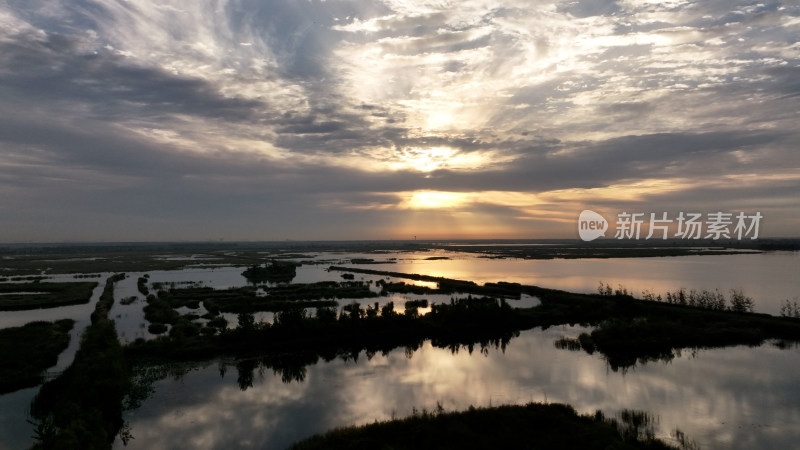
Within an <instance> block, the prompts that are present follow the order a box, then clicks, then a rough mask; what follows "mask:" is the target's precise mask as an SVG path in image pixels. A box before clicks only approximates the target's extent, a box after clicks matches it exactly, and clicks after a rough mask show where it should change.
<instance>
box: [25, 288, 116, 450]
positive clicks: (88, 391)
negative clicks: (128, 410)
mask: <svg viewBox="0 0 800 450" xmlns="http://www.w3.org/2000/svg"><path fill="white" fill-rule="evenodd" d="M124 277H125V275H124V274H119V275H115V276H112V277H110V278H109V279H108V280H107V281H106V286H105V290H104V291H103V294H102V296H101V297H100V300H99V301H98V303H97V306H96V307H95V311H94V312H93V313H92V316H91V319H92V322H91V325H89V326H88V327H87V328H86V331H85V332H84V333H83V336H82V338H81V346H80V348H79V349H78V351H77V353H76V354H75V360H74V361H73V363H72V365H70V366H69V367H68V368H67V369H66V370H65V371H64V372H63V373H62V374H61V375H60V376H59V377H58V378H56V379H54V380H52V381H50V382H47V383H45V384H44V385H43V386H42V388H41V391H40V392H39V394H38V395H37V396H36V398H35V399H34V401H33V404H32V405H31V414H32V416H33V417H34V418H35V419H36V420H37V421H38V422H37V423H36V430H35V433H36V436H35V437H36V439H37V442H36V445H35V446H34V448H36V449H50V448H58V449H106V448H110V447H111V443H112V442H113V441H114V438H115V437H116V435H117V433H118V432H119V430H120V428H121V427H122V423H123V422H122V400H123V397H124V396H125V394H126V393H127V392H128V389H129V370H128V366H127V363H126V361H125V358H124V356H123V351H122V346H121V345H120V343H119V340H117V331H116V329H115V327H114V322H113V321H111V320H109V319H108V311H109V310H110V309H111V306H112V305H113V303H114V295H113V292H114V283H115V282H116V281H119V280H121V279H123V278H124Z"/></svg>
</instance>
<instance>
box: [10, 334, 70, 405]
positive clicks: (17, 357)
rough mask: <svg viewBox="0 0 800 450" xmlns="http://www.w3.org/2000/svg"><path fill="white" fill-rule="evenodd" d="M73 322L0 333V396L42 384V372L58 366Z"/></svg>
mask: <svg viewBox="0 0 800 450" xmlns="http://www.w3.org/2000/svg"><path fill="white" fill-rule="evenodd" d="M74 324H75V321H74V320H72V319H62V320H58V321H56V322H43V321H37V322H30V323H27V324H25V325H23V326H21V327H12V328H4V329H1V330H0V361H2V362H3V363H2V365H0V394H5V393H8V392H13V391H16V390H19V389H23V388H26V387H31V386H36V385H38V384H40V383H41V382H42V379H43V378H42V371H43V370H45V369H47V368H48V367H51V366H53V365H55V363H56V362H58V355H59V354H60V353H61V352H62V351H63V350H64V349H65V348H67V346H68V345H69V332H70V330H72V327H73V325H74Z"/></svg>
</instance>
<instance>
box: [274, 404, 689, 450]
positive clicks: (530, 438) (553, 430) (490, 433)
mask: <svg viewBox="0 0 800 450" xmlns="http://www.w3.org/2000/svg"><path fill="white" fill-rule="evenodd" d="M290 448H291V449H293V450H314V449H354V450H355V449H365V450H366V449H397V450H399V449H414V450H418V449H459V450H460V449H506V448H508V449H511V448H513V449H548V450H549V449H576V450H578V449H579V450H609V449H618V450H622V449H654V450H655V449H674V448H675V447H672V446H669V445H667V444H666V443H664V442H663V441H660V440H657V439H655V438H653V437H652V436H641V435H639V434H638V433H635V432H634V433H631V432H629V431H628V428H627V426H626V424H622V423H620V422H618V421H616V420H609V419H606V418H605V417H603V415H602V414H600V413H597V414H595V415H591V416H587V415H579V414H578V413H576V412H575V410H574V409H573V408H572V407H571V406H568V405H562V404H540V403H529V404H527V405H524V406H516V405H514V406H499V407H494V408H469V409H468V410H466V411H463V412H443V411H438V412H432V413H431V412H426V411H423V412H422V413H416V414H414V415H412V416H411V417H407V418H404V419H398V420H392V421H387V422H376V423H373V424H369V425H363V426H355V427H347V428H339V429H336V430H333V431H329V432H327V433H325V434H322V435H317V436H313V437H311V438H309V439H306V440H304V441H301V442H299V443H297V444H295V445H294V446H292V447H290Z"/></svg>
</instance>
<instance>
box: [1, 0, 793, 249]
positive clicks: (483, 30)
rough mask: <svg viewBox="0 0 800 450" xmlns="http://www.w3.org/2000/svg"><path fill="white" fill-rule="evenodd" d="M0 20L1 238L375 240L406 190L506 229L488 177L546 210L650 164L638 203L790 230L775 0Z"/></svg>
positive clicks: (59, 14)
mask: <svg viewBox="0 0 800 450" xmlns="http://www.w3.org/2000/svg"><path fill="white" fill-rule="evenodd" d="M0 24H1V25H2V27H1V29H2V31H0V93H2V96H3V99H4V101H3V104H2V105H0V113H2V119H0V150H2V151H0V186H2V187H3V191H2V193H0V199H2V201H3V205H4V209H6V210H9V211H11V210H14V211H15V218H14V219H13V220H14V227H15V228H14V229H13V230H11V233H10V234H8V237H7V239H9V240H52V239H55V238H56V236H61V237H59V239H61V238H63V239H90V240H91V239H92V238H93V236H101V235H102V236H105V237H104V238H107V239H128V237H127V236H126V235H125V233H128V232H132V230H140V231H138V232H137V233H138V234H137V236H139V237H137V239H148V240H151V239H160V238H164V239H168V238H174V237H175V236H192V237H193V238H201V237H203V236H204V235H205V234H211V235H214V236H216V235H222V236H225V235H227V236H229V237H230V238H247V239H262V238H263V239H268V238H281V237H282V236H284V235H287V234H293V233H305V235H293V236H292V237H294V238H298V239H302V238H303V237H312V235H313V236H314V237H320V238H337V237H338V238H346V237H355V236H365V235H369V236H371V237H380V236H381V235H386V236H389V235H391V234H392V228H391V226H392V225H391V223H392V222H393V221H395V220H397V218H398V217H401V216H402V214H403V212H404V211H405V212H408V209H404V206H403V205H406V206H408V205H409V204H410V203H409V201H408V199H409V198H413V195H414V194H413V193H415V192H431V193H434V194H432V195H434V196H436V195H439V194H435V193H443V195H445V196H447V195H450V194H449V193H455V194H453V195H456V196H457V197H458V199H469V201H463V202H462V201H455V200H454V201H453V202H451V203H450V205H445V204H444V203H442V202H440V203H441V204H442V206H441V207H437V208H432V207H429V208H423V209H425V211H418V212H416V213H415V214H418V215H420V217H422V216H426V217H429V218H430V217H433V215H435V214H440V215H449V214H456V215H454V216H453V217H452V221H451V222H450V223H457V222H458V221H459V220H466V219H463V216H457V215H458V214H461V215H463V214H466V213H470V212H471V213H474V214H476V215H477V216H480V217H482V218H483V219H481V220H479V221H478V220H477V219H475V220H476V223H477V222H480V223H481V224H482V226H485V227H486V234H485V236H483V235H481V236H479V235H477V234H476V236H475V237H490V236H491V235H492V233H493V232H492V231H491V230H493V229H494V230H497V231H498V232H500V231H502V233H504V235H510V234H513V233H515V232H514V231H513V230H517V231H516V233H517V234H516V236H518V237H523V236H526V233H528V231H527V230H531V222H535V213H534V205H531V206H530V207H525V206H524V205H520V204H518V200H515V201H514V202H511V203H509V200H508V199H509V198H515V199H524V201H528V199H530V201H531V202H534V200H536V201H538V202H540V203H539V204H538V205H539V206H538V208H539V209H538V213H539V214H541V215H542V217H543V219H542V220H543V221H547V220H549V219H548V217H559V218H561V219H563V218H565V217H568V216H569V215H570V214H572V212H573V211H572V209H574V208H576V207H579V206H580V205H578V203H580V202H579V200H577V197H576V195H577V194H576V193H581V192H582V193H583V194H585V195H587V196H588V197H587V199H586V200H585V201H586V202H589V201H592V199H594V200H595V201H598V202H602V203H603V204H604V205H608V206H609V207H614V205H616V206H621V205H630V202H632V201H633V200H632V198H634V197H635V196H632V195H631V193H635V192H639V191H637V190H636V189H635V188H634V187H633V186H638V185H640V184H641V183H651V182H652V184H651V185H652V186H658V187H661V188H662V189H664V191H663V192H662V193H661V194H658V193H657V192H656V191H655V190H652V192H649V193H648V194H647V195H645V196H642V197H636V198H638V199H639V200H636V201H641V202H643V203H639V205H640V206H646V203H644V202H647V201H655V202H664V204H665V205H669V206H670V207H678V205H677V203H678V202H679V200H681V199H682V201H685V202H686V203H687V204H692V205H695V204H698V199H703V201H704V202H706V205H707V207H708V208H713V207H716V205H718V204H719V203H720V201H719V199H721V198H722V197H723V196H725V195H727V198H726V200H725V202H728V201H729V202H730V205H729V206H730V207H731V208H734V207H735V204H736V201H737V200H738V201H740V202H741V203H742V204H747V205H756V204H757V203H758V202H759V201H761V202H762V203H763V204H765V205H772V206H770V207H771V208H773V210H774V211H773V214H775V215H776V216H780V217H782V218H784V219H782V220H784V221H783V222H781V221H777V222H772V223H773V224H774V227H775V228H773V229H772V232H773V233H774V234H776V235H787V234H792V233H795V231H793V230H794V228H793V225H792V224H793V222H791V220H790V219H789V218H790V217H792V214H793V213H794V211H796V210H797V208H798V207H800V205H798V204H797V201H793V200H792V198H793V197H792V195H791V194H792V192H795V193H796V191H793V190H795V189H796V176H797V169H798V167H800V159H798V156H796V155H797V152H796V148H795V143H796V142H798V135H797V134H798V132H797V129H796V123H797V114H798V113H797V104H796V102H797V95H798V92H800V86H799V85H798V83H797V81H796V80H797V79H798V76H797V75H798V74H797V67H798V65H799V64H800V43H798V40H797V36H798V33H797V31H798V28H800V8H798V7H797V6H796V5H792V4H786V3H780V2H768V3H764V4H751V3H747V2H741V3H734V4H731V3H730V2H727V1H710V2H692V1H688V0H686V1H683V0H681V1H678V0H676V1H671V2H656V3H653V2H647V1H634V0H626V1H618V2H588V1H585V2H584V1H580V2H548V1H543V2H536V3H535V4H531V3H530V2H521V1H509V2H502V4H501V3H499V2H493V1H488V0H486V1H484V0H469V1H464V2H459V3H458V4H457V5H456V4H454V3H450V2H444V1H411V0H402V1H400V0H386V1H378V0H374V1H356V0H352V1H336V2H333V1H327V2H321V1H316V0H314V1H310V2H294V1H274V2H266V3H265V2H255V1H251V0H230V1H224V2H214V3H210V2H182V1H179V0H174V1H170V2H166V3H160V4H158V5H156V4H152V3H150V2H143V1H134V0H131V1H128V2H124V3H120V2H114V1H105V0H98V1H97V2H93V3H88V4H83V3H75V2H62V1H48V2H39V1H33V2H17V1H10V2H6V3H5V4H4V5H3V6H2V7H0ZM776 176H777V177H779V179H780V180H781V181H780V182H778V181H776V180H775V179H774V178H771V177H776ZM737 177H745V178H747V179H748V180H749V181H748V184H747V185H746V187H742V186H741V185H738V186H737V183H736V182H735V180H736V179H737ZM710 178H717V179H721V180H726V181H725V182H723V183H721V184H713V183H711V184H710V183H708V182H707V180H708V179H710ZM776 183H778V185H776ZM615 186H616V187H617V188H613V189H612V187H615ZM667 186H671V187H672V188H669V189H668V188H667ZM678 187H679V188H678ZM673 188H675V189H673ZM771 189H774V190H773V191H771ZM601 191H602V192H604V194H603V195H598V196H595V197H592V195H593V193H598V192H601ZM770 192H773V193H772V194H771V193H770ZM409 196H411V197H409ZM559 196H561V197H559ZM794 197H795V198H798V196H796V195H795V196H794ZM545 198H546V199H547V201H546V202H544V201H543V200H542V199H545ZM715 198H716V199H717V201H715V200H714V199H715ZM403 199H406V200H405V203H404V200H403ZM478 199H479V200H480V201H478ZM537 199H538V200H537ZM559 199H561V200H563V203H562V205H561V206H559ZM412 203H413V202H412ZM423 203H424V202H423ZM433 203H435V202H433ZM433 203H431V202H428V204H433ZM456 203H457V204H458V206H457V207H456V206H455V204H456ZM534 203H535V202H534ZM723 203H724V202H723ZM726 204H727V203H726ZM665 207H666V206H665ZM267 211H268V212H267ZM477 216H476V217H477ZM460 217H462V218H460ZM492 217H494V218H495V219H498V220H499V219H500V218H502V219H503V220H504V221H506V222H507V223H509V224H510V225H508V226H503V227H500V226H499V225H497V222H498V220H494V221H493V220H492ZM561 219H559V220H561ZM41 220H50V221H52V220H58V221H59V222H61V223H62V224H64V227H63V230H64V231H63V232H61V233H60V234H58V235H54V234H53V231H52V227H41V226H39V225H37V223H38V222H39V221H41ZM420 220H422V219H420ZM515 220H520V221H525V224H524V226H523V225H522V222H515ZM354 221H355V222H359V223H361V225H360V226H359V228H358V229H357V230H356V229H354V228H353V227H352V225H351V223H352V222H354ZM300 222H302V223H303V224H304V225H303V226H300V225H299V223H300ZM167 223H168V224H170V226H179V227H184V228H186V229H191V230H193V231H192V232H189V233H187V232H182V233H172V234H169V233H166V232H164V231H163V226H164V224H167ZM316 223H326V224H327V225H328V226H327V227H326V228H324V229H319V230H315V229H314V228H313V227H312V225H310V224H316ZM493 223H494V225H493ZM125 224H135V225H131V226H127V225H125ZM200 224H202V225H200ZM305 224H309V225H307V226H306V225H305ZM370 226H374V227H373V228H372V229H370ZM115 227H116V228H115ZM492 227H494V228H492ZM534 228H535V227H534ZM115 229H118V230H120V231H118V232H117V231H114V230H115ZM470 229H471V230H472V231H474V232H476V233H477V231H475V230H477V228H475V227H472V228H470ZM542 229H546V230H547V231H548V232H549V233H550V232H553V230H555V229H556V228H554V227H553V226H550V225H546V226H545V225H542ZM122 230H124V232H123V231H122ZM204 230H209V231H208V232H207V233H206V231H204ZM568 231H569V232H570V233H571V232H572V231H573V230H571V229H570V230H568ZM381 233H384V234H381Z"/></svg>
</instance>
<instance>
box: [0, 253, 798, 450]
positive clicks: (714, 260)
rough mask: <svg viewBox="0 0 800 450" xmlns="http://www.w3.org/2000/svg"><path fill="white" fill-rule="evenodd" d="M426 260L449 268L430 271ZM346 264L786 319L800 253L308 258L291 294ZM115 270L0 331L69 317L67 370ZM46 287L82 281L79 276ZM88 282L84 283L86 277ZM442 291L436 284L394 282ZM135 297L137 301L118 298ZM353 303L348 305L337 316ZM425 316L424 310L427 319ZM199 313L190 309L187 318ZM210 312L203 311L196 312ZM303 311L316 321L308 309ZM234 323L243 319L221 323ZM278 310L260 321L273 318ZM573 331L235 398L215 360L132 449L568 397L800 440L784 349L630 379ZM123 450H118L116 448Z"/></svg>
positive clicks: (708, 353) (259, 442)
mask: <svg viewBox="0 0 800 450" xmlns="http://www.w3.org/2000/svg"><path fill="white" fill-rule="evenodd" d="M430 257H448V258H450V259H444V260H430V259H428V258H430ZM352 258H371V259H374V260H376V261H380V262H386V264H358V265H356V266H357V267H362V268H367V269H373V270H382V271H395V272H407V273H419V274H425V275H432V276H441V277H447V278H456V279H464V280H472V281H475V282H478V283H483V282H497V281H509V282H519V283H523V284H532V285H538V286H542V287H549V288H557V289H563V290H568V291H576V292H595V291H596V288H597V285H598V283H599V282H600V281H602V282H604V283H608V284H610V285H611V286H612V287H617V285H620V284H621V285H623V286H625V287H626V288H628V289H629V290H630V291H631V292H633V293H634V294H637V295H638V294H639V293H640V292H641V291H642V290H645V289H648V290H651V291H653V292H654V293H662V294H663V293H665V292H666V291H668V290H671V291H674V290H676V289H678V288H680V287H684V288H687V289H709V290H713V289H720V290H721V291H722V292H727V291H728V290H729V289H731V288H741V289H743V290H744V292H745V294H747V295H749V296H751V297H753V298H754V299H755V301H756V305H755V309H756V310H757V311H760V312H766V313H770V314H777V313H778V311H779V309H780V306H781V303H782V302H783V300H785V299H797V298H798V295H800V294H799V293H798V289H797V288H798V287H799V286H798V281H797V280H798V279H800V277H799V276H798V275H800V253H796V252H795V253H792V252H773V253H765V254H744V255H715V256H680V257H666V258H629V259H581V260H520V259H485V258H480V257H478V256H477V255H471V254H464V253H458V252H452V251H446V250H438V251H431V252H391V253H364V254H349V253H313V254H304V256H303V257H302V258H298V259H300V260H309V259H311V260H313V261H316V262H319V264H318V265H303V266H301V267H299V268H298V270H297V276H296V277H295V279H294V280H293V282H295V283H311V282H315V281H322V280H337V281H341V280H342V278H341V273H340V272H328V271H327V270H326V269H327V267H328V266H329V265H345V264H349V261H350V259H352ZM242 270H243V268H241V267H216V268H187V269H185V270H179V271H151V272H147V273H148V274H149V275H150V282H151V284H152V283H153V282H188V281H192V282H202V283H203V285H205V286H212V287H215V288H229V287H239V286H245V285H247V280H246V279H245V278H244V277H242V276H241V272H242ZM108 275H109V274H103V276H102V278H99V279H96V280H97V281H99V285H98V288H97V289H96V290H95V292H94V294H93V296H92V300H91V301H90V302H89V303H88V304H86V305H75V306H65V307H59V308H52V309H41V310H33V311H9V312H0V327H10V326H20V325H23V324H25V323H28V322H30V321H33V320H57V319H62V318H73V319H76V320H77V321H78V322H77V323H76V326H75V329H74V330H73V332H72V339H71V342H70V346H69V348H68V349H67V350H66V351H65V352H64V353H62V355H61V356H60V357H59V362H58V364H57V366H56V367H54V368H51V369H49V370H50V371H51V372H57V371H60V370H63V368H65V367H67V366H68V364H69V363H70V362H71V360H72V357H73V356H74V352H75V350H76V349H77V345H78V336H79V335H80V333H81V332H82V330H83V329H84V327H85V326H86V324H87V323H88V317H89V314H90V313H91V311H92V310H93V309H94V304H95V301H96V300H97V298H98V297H99V294H100V292H102V288H103V284H104V282H105V279H106V278H107V277H108ZM142 275H144V272H141V273H132V272H131V273H128V278H126V279H125V280H123V281H121V282H119V283H117V285H116V289H115V297H116V299H117V302H116V303H115V305H114V307H113V308H112V310H111V313H110V317H111V318H112V319H114V320H115V321H116V323H117V330H118V333H119V335H120V338H121V340H122V341H123V342H130V341H132V340H134V339H136V338H139V337H142V338H152V337H153V335H151V334H150V333H149V332H148V331H147V327H146V324H147V322H146V321H145V319H144V314H143V312H142V306H144V304H145V301H144V296H142V295H141V294H140V293H139V292H138V290H137V288H136V280H137V278H138V277H139V276H142ZM381 278H384V279H387V278H389V277H384V276H377V275H366V274H355V279H356V280H363V281H366V282H369V281H372V283H373V285H372V286H373V289H374V290H377V289H378V288H377V286H375V283H374V282H375V281H377V280H378V279H381ZM53 281H75V280H74V279H73V278H72V276H71V274H67V275H58V276H56V277H55V278H54V279H53ZM77 281H84V280H77ZM392 281H404V282H406V283H413V284H419V285H424V286H429V287H434V285H433V284H431V283H430V282H422V281H413V280H407V279H397V280H394V279H392ZM126 297H136V298H137V301H136V302H134V303H133V304H131V305H122V304H121V303H120V302H119V300H121V299H123V298H126ZM421 298H427V299H428V300H429V301H436V302H444V301H449V296H433V295H428V296H424V295H421V296H416V295H408V294H403V295H399V294H393V295H392V296H390V297H378V298H374V299H359V300H357V302H358V303H360V304H362V305H367V304H373V303H374V302H376V301H377V302H378V303H379V305H380V306H382V305H384V304H386V303H387V302H389V301H394V302H395V308H396V310H397V311H398V312H401V311H402V310H403V303H404V302H405V301H406V300H411V299H421ZM349 302H350V300H340V301H339V303H340V305H344V304H346V303H349ZM510 303H511V304H512V306H525V307H528V306H533V305H535V304H537V303H538V300H537V299H535V298H533V297H525V298H523V300H521V301H519V302H510ZM427 311H428V309H425V308H421V309H420V313H423V314H424V313H426V312H427ZM186 312H190V310H188V309H187V310H185V311H182V313H186ZM191 312H193V313H196V314H203V313H204V311H203V309H202V307H201V308H200V309H199V310H195V311H191ZM309 312H313V311H312V310H310V311H309ZM227 317H228V320H229V324H230V326H231V327H233V326H235V325H236V319H235V315H227ZM273 317H274V315H273V314H272V313H261V314H257V315H256V320H258V321H265V322H270V321H272V319H273ZM579 332H580V330H579V329H571V328H566V327H560V328H556V329H550V330H546V331H541V330H537V331H528V332H524V333H523V334H522V336H521V337H520V338H518V339H515V340H512V343H511V345H510V347H509V348H508V349H507V350H506V352H505V353H502V352H499V351H494V350H492V351H490V352H489V354H488V356H484V355H482V354H480V353H479V352H475V353H474V354H472V355H470V354H468V353H467V352H465V351H462V352H460V353H458V354H455V355H452V354H450V352H449V351H447V350H443V349H437V348H433V347H431V346H430V344H425V346H424V347H423V348H422V349H420V350H418V351H417V352H416V353H414V354H413V356H412V358H411V359H408V358H406V356H405V352H404V351H403V349H398V350H395V351H393V352H391V353H390V354H389V355H387V356H381V355H376V356H374V357H373V358H372V359H371V360H369V361H367V360H366V358H365V357H364V356H363V354H362V358H360V359H359V360H358V362H353V361H348V362H343V361H340V360H335V361H332V362H322V363H319V364H316V365H313V366H310V367H308V368H307V375H306V378H305V381H303V382H300V383H297V382H295V383H291V384H284V383H283V382H282V381H281V377H280V375H275V374H273V373H272V371H271V370H269V369H267V370H266V371H264V372H263V374H262V375H256V377H255V382H254V383H253V387H252V388H249V389H247V390H245V391H242V390H240V389H239V385H238V383H237V373H236V372H237V370H236V368H235V367H234V366H229V367H228V369H227V373H226V375H225V376H224V377H220V372H219V363H218V362H216V361H214V362H211V363H208V364H207V365H205V366H204V367H201V368H199V369H198V370H195V371H193V372H191V373H190V374H188V375H186V376H185V377H183V378H181V379H179V380H171V379H170V380H163V381H161V382H159V383H158V384H157V392H156V394H155V395H154V396H153V398H151V399H149V400H147V401H146V402H145V403H144V405H143V406H142V407H141V408H139V409H137V410H134V411H130V412H128V413H126V420H128V421H129V423H130V424H131V427H132V432H133V434H134V436H135V439H134V440H133V441H131V443H130V444H129V447H131V448H176V447H186V446H190V447H196V448H216V447H225V446H232V447H259V446H263V445H267V444H269V447H270V448H273V447H277V448H281V447H284V446H286V445H289V444H290V443H291V442H293V441H295V440H297V439H300V438H303V437H307V436H309V435H311V434H314V433H317V432H323V431H325V430H327V429H330V428H332V427H334V426H341V425H350V424H353V423H367V422H372V421H373V420H375V419H378V420H381V419H388V418H391V417H392V416H395V415H396V416H398V417H400V416H405V415H408V414H410V413H411V410H412V407H416V408H423V407H427V408H429V409H432V408H434V407H435V406H436V402H437V401H438V402H440V403H441V404H442V405H443V406H444V407H445V408H446V409H449V410H452V409H464V408H466V407H468V406H469V405H475V406H479V405H481V406H487V405H489V404H495V405H496V404H501V403H524V402H527V401H531V400H532V401H550V402H564V403H569V404H571V405H573V406H575V407H576V409H578V410H579V411H581V412H594V410H597V409H601V410H603V411H605V412H607V413H610V414H611V415H613V413H614V412H616V411H618V410H621V409H624V408H627V409H642V410H647V411H649V412H651V413H653V414H655V415H657V416H658V417H659V418H660V428H659V430H660V436H661V437H665V438H668V437H669V433H670V432H671V431H672V430H673V429H674V428H676V427H677V428H680V429H681V430H682V431H684V432H686V433H687V434H688V435H689V436H690V437H692V438H693V439H695V440H696V441H698V442H699V443H700V444H701V445H702V447H703V448H704V449H709V448H712V449H713V448H753V447H761V448H766V447H768V448H788V447H791V446H792V445H793V444H794V442H797V439H798V438H800V430H799V429H798V428H799V427H800V425H796V424H800V420H798V419H800V397H799V395H800V394H798V388H797V386H796V382H795V380H794V379H793V376H792V375H793V374H794V373H796V372H797V371H798V369H800V355H798V353H800V351H798V349H797V348H793V349H788V350H778V349H776V348H774V347H772V346H769V345H764V346H762V347H759V348H746V347H734V348H726V349H716V350H703V351H700V352H699V353H698V354H697V355H692V354H691V353H690V352H684V355H682V356H681V357H679V358H676V359H674V360H673V361H672V362H670V363H668V364H665V363H651V364H648V365H646V366H639V367H636V368H635V369H632V370H630V371H628V372H627V373H625V374H623V373H617V372H613V371H610V370H609V369H608V367H607V366H606V364H605V362H604V361H603V360H602V359H601V358H600V357H599V356H597V355H593V356H591V355H587V354H584V353H580V352H570V351H565V350H558V349H556V348H554V346H553V341H554V340H555V339H557V338H559V337H562V336H573V337H574V336H576V335H577V334H578V333H579ZM37 391H38V388H32V389H25V390H22V391H17V392H15V393H11V394H6V395H3V396H0V449H5V448H24V447H27V446H29V445H30V444H31V443H32V442H31V439H30V436H31V432H32V427H31V426H30V424H27V423H26V422H25V419H26V415H27V413H26V411H27V405H28V404H29V403H30V399H32V398H33V396H34V395H35V394H36V392H37ZM116 446H117V447H118V448H122V446H121V444H120V443H117V444H116Z"/></svg>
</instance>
